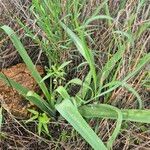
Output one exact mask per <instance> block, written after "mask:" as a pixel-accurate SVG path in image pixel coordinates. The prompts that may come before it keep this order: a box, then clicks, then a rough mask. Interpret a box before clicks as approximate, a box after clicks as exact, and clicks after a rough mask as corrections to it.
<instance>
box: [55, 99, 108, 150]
mask: <svg viewBox="0 0 150 150" xmlns="http://www.w3.org/2000/svg"><path fill="white" fill-rule="evenodd" d="M56 109H57V111H58V112H59V113H60V114H61V115H62V116H63V117H64V118H65V119H66V120H67V121H68V122H69V123H70V124H71V125H72V126H73V127H74V128H75V129H76V130H77V131H78V132H79V133H80V134H81V136H82V137H83V138H84V139H85V140H86V141H87V142H88V143H89V144H90V145H91V146H92V147H93V149H94V150H99V149H101V150H107V148H106V146H105V145H104V143H103V142H102V141H101V140H100V138H99V137H98V136H97V135H96V134H95V132H94V131H93V130H92V129H91V127H90V126H89V125H88V124H87V122H86V121H85V120H84V119H83V118H82V116H81V115H80V113H79V112H78V110H77V108H76V107H75V106H74V105H73V104H72V103H71V101H70V100H69V99H65V100H63V102H62V103H60V104H58V105H56Z"/></svg>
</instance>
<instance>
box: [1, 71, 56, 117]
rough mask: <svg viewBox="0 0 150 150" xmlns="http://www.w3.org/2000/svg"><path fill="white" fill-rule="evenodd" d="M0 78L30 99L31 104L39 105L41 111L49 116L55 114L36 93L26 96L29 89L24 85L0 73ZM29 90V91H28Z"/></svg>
mask: <svg viewBox="0 0 150 150" xmlns="http://www.w3.org/2000/svg"><path fill="white" fill-rule="evenodd" d="M0 80H3V81H4V82H5V83H6V84H7V85H8V86H11V87H12V88H14V89H16V90H17V91H18V92H19V93H20V94H21V95H23V96H24V97H25V98H26V99H27V100H29V101H31V102H32V103H33V104H35V105H36V106H37V107H39V108H40V109H41V110H42V111H45V112H47V113H48V114H50V115H51V116H55V112H54V110H52V109H51V108H50V107H49V104H48V103H47V102H46V101H45V100H43V99H42V98H41V97H40V96H38V95H37V94H36V93H34V95H35V94H36V96H31V95H30V96H27V94H28V92H29V90H28V89H27V88H25V87H23V86H22V85H21V84H19V83H17V82H15V81H13V80H11V79H9V78H7V77H6V76H5V75H4V74H2V73H0ZM30 92H31V91H30Z"/></svg>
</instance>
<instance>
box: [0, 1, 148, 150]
mask: <svg viewBox="0 0 150 150" xmlns="http://www.w3.org/2000/svg"><path fill="white" fill-rule="evenodd" d="M84 4H85V3H84V1H80V0H76V1H75V0H73V1H68V2H67V4H66V5H65V4H64V5H65V7H64V9H62V7H61V6H62V4H61V1H60V0H56V1H55V2H54V1H53V0H52V1H49V0H44V1H40V0H33V2H32V6H31V12H32V13H33V14H34V16H35V18H36V24H37V26H38V27H39V28H40V29H41V31H42V33H41V36H42V40H40V39H39V37H38V36H35V35H34V32H32V31H30V30H29V28H27V27H25V26H24V25H23V24H22V23H21V22H19V23H20V24H22V26H23V27H24V29H25V31H26V32H27V35H28V36H29V37H31V38H32V39H33V40H34V41H35V42H36V43H38V44H39V46H41V48H42V50H43V52H44V53H46V55H47V57H48V60H49V67H48V68H47V75H46V76H45V77H44V78H42V77H41V76H40V75H39V73H38V72H37V70H36V69H35V66H34V64H33V63H32V61H31V59H30V57H29V56H28V54H27V52H26V50H25V48H24V46H23V45H22V43H21V42H20V40H19V38H18V36H17V35H16V33H15V32H14V31H13V30H12V29H11V28H10V27H8V26H6V25H4V26H2V27H1V28H2V29H3V30H4V31H5V33H6V34H7V35H8V36H9V37H10V39H11V40H12V42H13V44H14V46H15V48H16V50H17V51H18V53H19V54H20V56H21V57H22V59H23V61H24V63H25V64H26V66H27V67H28V69H29V70H30V72H31V73H32V76H33V77H34V79H35V80H36V82H37V83H38V85H39V87H40V88H41V90H42V91H43V94H44V95H45V97H44V98H42V97H41V96H40V95H38V94H37V93H36V92H35V91H29V90H28V89H26V88H25V87H22V86H21V85H20V84H18V83H16V82H15V81H13V80H11V79H6V77H5V76H4V75H3V74H2V73H1V74H0V79H1V80H3V81H5V82H6V83H7V84H8V85H11V86H12V87H13V88H15V89H16V90H17V91H18V92H19V93H20V94H22V95H23V96H24V97H25V98H26V99H28V100H29V101H31V102H33V103H34V104H35V105H36V106H37V107H39V108H40V109H41V110H42V111H43V114H38V112H33V114H34V116H33V118H31V119H30V120H29V121H31V120H32V121H33V120H34V119H38V120H39V126H40V127H39V130H38V131H39V134H40V133H41V130H42V127H43V130H44V131H45V132H46V133H47V134H48V133H49V132H48V128H47V124H48V122H49V119H48V116H49V117H51V118H56V117H57V116H56V114H57V113H56V112H59V113H60V115H62V117H64V118H65V119H66V120H67V121H68V122H69V123H70V124H71V125H72V126H73V127H74V129H75V130H76V131H78V132H79V134H80V135H81V136H82V137H83V138H84V139H85V140H86V141H87V142H88V143H89V144H90V145H91V147H92V148H93V149H95V150H106V149H112V146H113V143H114V141H115V139H116V137H117V135H118V134H119V133H120V129H121V124H122V121H123V120H126V121H133V122H141V123H150V117H149V116H150V110H148V109H144V106H143V100H142V98H141V97H140V95H139V93H138V92H137V91H136V89H134V87H133V86H132V85H131V84H129V83H128V81H129V80H131V79H133V78H134V77H135V76H136V75H137V74H138V73H139V72H140V71H141V69H142V68H143V67H144V66H145V65H146V64H148V62H150V53H144V54H143V56H141V57H140V59H139V60H138V61H137V64H136V65H135V66H134V67H133V68H134V69H133V70H132V71H131V72H128V73H127V74H126V75H125V76H124V77H123V78H122V79H121V78H117V73H118V72H119V69H121V65H122V64H123V63H124V59H123V56H124V54H125V53H126V51H127V49H129V48H130V47H131V48H134V45H135V42H136V40H138V38H139V37H140V35H141V34H142V33H143V32H144V31H145V30H146V29H147V27H148V26H147V24H144V25H143V26H140V27H139V30H138V31H137V32H135V33H132V32H131V26H132V24H133V23H134V21H135V20H136V17H137V13H138V12H137V11H138V10H135V11H134V12H133V14H132V15H133V16H132V17H131V18H129V20H127V21H128V22H125V23H124V25H122V26H125V28H126V30H122V29H121V28H119V27H118V26H117V23H116V21H117V18H116V17H115V14H114V16H113V15H112V16H111V15H110V12H109V7H108V1H104V2H103V3H101V4H100V6H99V7H97V9H96V10H95V11H94V12H93V14H91V16H88V17H85V19H83V21H81V19H80V11H81V10H82V7H83V5H84ZM143 5H144V3H142V2H139V6H138V9H140V7H142V6H143ZM123 6H124V5H123V4H122V6H120V7H122V11H123ZM101 9H103V10H104V14H103V15H99V13H98V12H99V11H100V10H101ZM120 13H121V11H120ZM96 20H105V21H106V24H107V26H108V27H109V29H110V32H111V35H112V37H111V42H110V43H111V44H114V45H115V46H114V48H115V49H116V51H114V52H111V50H112V51H113V49H112V47H111V46H110V47H109V48H108V49H109V51H110V52H111V57H110V56H109V57H108V59H107V61H106V62H105V63H104V65H103V66H102V68H99V67H98V64H97V54H96V52H95V51H94V49H92V46H90V45H89V44H88V42H87V41H88V39H91V40H92V36H90V35H91V34H92V32H93V31H94V27H93V30H92V29H91V28H92V25H91V23H92V22H94V21H96ZM116 26H117V27H116ZM111 44H110V45H111ZM70 47H75V49H76V50H77V52H78V55H80V56H81V57H82V62H81V63H80V64H79V66H76V67H77V68H80V67H81V68H82V67H83V66H85V67H86V68H87V72H86V75H85V77H84V79H82V80H81V79H80V78H78V77H75V78H72V79H70V80H69V81H68V80H67V79H66V73H67V72H66V68H67V67H68V68H69V64H70V63H71V58H68V60H69V59H70V60H69V61H65V62H64V63H63V62H62V63H60V62H61V59H60V58H61V55H62V53H63V52H64V51H67V50H70ZM143 48H144V47H143ZM46 79H48V80H49V83H50V84H49V86H46V84H45V80H46ZM72 85H77V86H78V87H80V89H79V90H78V92H76V94H75V95H74V96H73V95H71V94H70V91H71V87H72ZM118 88H123V89H126V90H127V91H128V92H130V93H131V94H132V95H134V96H135V99H136V102H137V109H120V108H118V107H117V106H114V105H111V103H110V102H109V98H110V97H111V95H112V93H113V91H115V90H117V89H118ZM101 97H103V99H104V103H102V102H101V101H100V98H101ZM86 118H88V119H89V118H106V119H115V120H116V127H115V129H114V131H113V133H112V135H111V136H110V137H109V139H108V141H107V142H106V143H104V142H102V140H101V138H100V137H98V135H97V134H96V133H95V132H94V130H93V129H92V128H91V127H90V125H89V124H88V121H87V120H86Z"/></svg>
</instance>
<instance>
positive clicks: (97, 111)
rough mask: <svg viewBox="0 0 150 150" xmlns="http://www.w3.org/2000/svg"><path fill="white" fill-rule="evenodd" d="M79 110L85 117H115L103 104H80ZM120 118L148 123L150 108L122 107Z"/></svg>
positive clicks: (114, 113) (149, 121)
mask: <svg viewBox="0 0 150 150" xmlns="http://www.w3.org/2000/svg"><path fill="white" fill-rule="evenodd" d="M79 112H80V113H81V115H82V116H83V117H86V118H95V117H96V118H107V119H117V118H118V115H117V113H116V112H115V111H113V110H111V109H109V108H106V107H105V106H104V105H103V104H94V105H87V106H81V107H80V108H79ZM121 112H122V117H123V118H122V119H123V120H127V121H133V122H141V123H150V117H149V116H150V110H148V109H147V110H138V109H122V110H121Z"/></svg>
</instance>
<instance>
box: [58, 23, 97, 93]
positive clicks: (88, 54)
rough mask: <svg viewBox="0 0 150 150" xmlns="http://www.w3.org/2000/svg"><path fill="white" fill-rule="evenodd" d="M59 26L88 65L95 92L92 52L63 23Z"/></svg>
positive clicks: (83, 41)
mask: <svg viewBox="0 0 150 150" xmlns="http://www.w3.org/2000/svg"><path fill="white" fill-rule="evenodd" d="M60 25H61V26H62V28H63V29H64V30H65V31H66V32H67V34H68V35H69V37H70V38H71V39H72V41H73V42H74V44H75V45H76V47H77V49H78V51H79V52H80V53H81V55H82V56H83V57H84V59H85V60H86V61H87V63H88V64H89V67H90V71H91V74H92V77H93V80H94V85H95V91H96V86H97V85H96V84H97V78H96V69H95V62H94V56H93V53H92V51H91V50H90V49H89V48H88V47H87V45H86V42H85V39H84V37H83V39H82V40H80V38H79V37H78V36H77V35H76V34H75V33H74V32H72V31H71V30H70V29H69V28H68V27H67V26H66V25H65V24H64V23H62V22H60ZM81 35H82V33H81Z"/></svg>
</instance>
